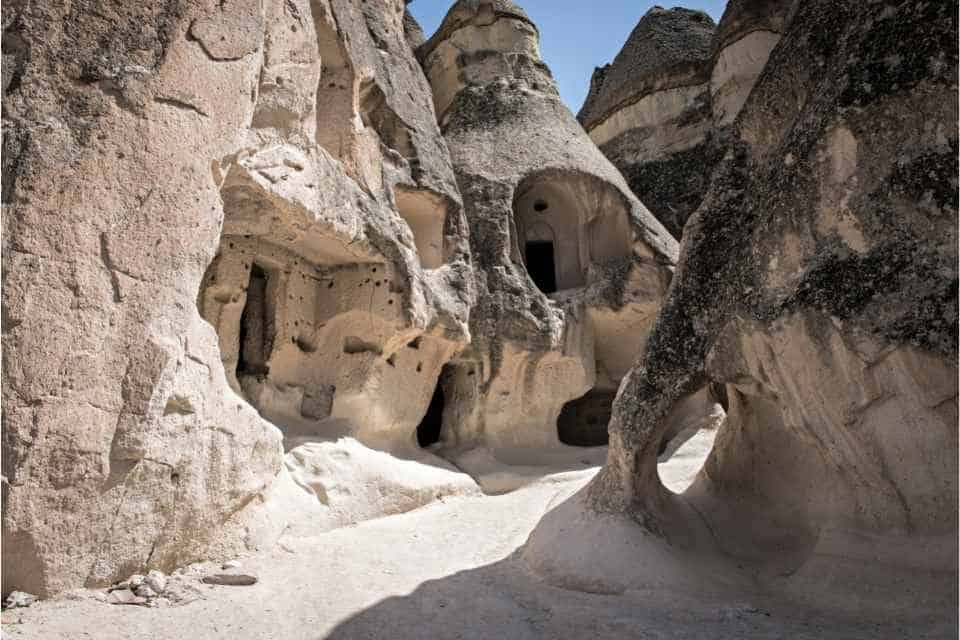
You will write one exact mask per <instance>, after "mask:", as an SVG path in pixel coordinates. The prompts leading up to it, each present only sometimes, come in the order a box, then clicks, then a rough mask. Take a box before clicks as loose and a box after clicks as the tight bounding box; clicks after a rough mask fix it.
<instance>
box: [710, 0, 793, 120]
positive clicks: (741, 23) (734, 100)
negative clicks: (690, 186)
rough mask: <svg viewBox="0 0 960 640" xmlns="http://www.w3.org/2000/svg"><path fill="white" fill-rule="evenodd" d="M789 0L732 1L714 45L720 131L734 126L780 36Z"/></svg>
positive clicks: (713, 92)
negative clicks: (731, 125)
mask: <svg viewBox="0 0 960 640" xmlns="http://www.w3.org/2000/svg"><path fill="white" fill-rule="evenodd" d="M790 5H791V3H790V1H789V0H730V1H729V2H727V6H726V8H725V9H724V11H723V17H722V18H721V19H720V24H719V25H718V26H717V31H716V34H715V37H714V42H713V63H712V69H711V71H710V102H711V110H712V112H713V121H714V124H715V126H717V127H718V128H723V127H727V126H729V125H730V124H732V123H733V121H734V119H735V118H736V117H737V114H738V113H740V109H741V108H742V107H743V104H744V102H746V100H747V96H749V95H750V91H751V90H752V89H753V85H754V84H755V83H756V81H757V78H758V77H759V75H760V72H761V71H763V68H764V66H766V64H767V58H769V56H770V52H771V51H773V48H774V47H775V46H776V44H777V42H779V40H780V34H781V33H783V28H784V25H785V23H786V20H787V14H788V12H789V10H790Z"/></svg>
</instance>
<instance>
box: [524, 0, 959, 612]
mask: <svg viewBox="0 0 960 640" xmlns="http://www.w3.org/2000/svg"><path fill="white" fill-rule="evenodd" d="M956 34H957V10H956V7H955V6H948V5H946V4H940V3H925V2H885V3H864V2H859V1H853V0H851V1H848V2H835V1H833V0H809V1H807V2H801V3H797V4H796V5H795V7H794V14H793V15H792V16H791V18H790V20H789V21H788V22H787V23H786V25H785V29H784V33H783V36H782V39H781V40H780V41H779V43H778V45H777V46H776V47H775V48H774V49H773V51H772V52H771V54H770V58H769V61H768V62H767V64H766V66H765V67H764V69H763V71H762V72H761V73H760V74H759V79H758V80H757V84H756V86H754V88H753V90H752V92H751V93H750V95H749V97H747V98H746V100H745V102H744V104H743V108H742V110H741V111H740V113H739V115H738V117H737V118H736V119H735V120H734V123H733V129H732V132H731V141H730V145H729V148H728V149H727V151H726V153H725V156H724V158H723V159H722V161H721V162H720V163H719V165H718V166H717V169H716V171H715V172H714V174H713V176H712V179H711V184H710V187H709V189H708V191H707V193H706V196H705V198H704V201H703V203H702V204H701V205H700V206H699V208H698V209H697V210H696V212H695V213H694V214H693V215H692V216H691V218H690V220H689V221H688V222H687V225H686V227H685V230H684V240H683V249H682V251H681V257H680V262H679V264H678V265H677V272H676V276H675V278H674V281H673V283H672V285H671V288H670V291H669V293H668V296H667V299H666V300H665V301H664V303H663V306H662V308H661V311H660V314H659V316H658V317H657V321H656V323H655V326H654V328H653V331H652V333H651V335H650V338H649V340H648V342H647V346H646V349H645V350H644V352H643V354H642V356H641V358H640V360H639V362H638V364H637V366H636V367H635V368H633V369H632V370H631V371H630V373H629V374H628V375H627V376H626V378H625V380H624V382H623V384H622V385H621V387H620V391H619V394H618V397H617V400H616V402H615V404H614V411H613V418H612V421H611V424H610V440H611V450H610V457H609V459H608V463H607V466H606V467H605V468H604V470H603V471H602V472H601V473H600V475H599V476H597V478H595V480H594V481H593V482H592V483H591V485H590V486H589V487H588V488H587V489H586V490H585V491H584V492H583V493H582V494H581V495H580V496H577V497H576V498H574V499H572V500H571V501H570V502H568V503H566V504H564V505H563V506H561V507H560V508H558V509H557V510H555V511H554V512H553V513H551V514H550V515H548V516H547V517H546V518H545V519H544V521H543V522H541V525H540V528H539V530H538V531H537V532H535V533H534V534H533V536H532V537H531V542H530V544H529V545H528V548H527V550H526V557H527V558H528V560H529V562H530V563H531V564H532V565H533V566H534V567H535V568H537V569H538V570H539V571H540V572H542V573H543V574H544V575H546V576H547V577H549V578H550V579H551V580H552V581H555V582H557V583H559V584H563V585H565V586H568V587H574V588H589V589H591V590H610V591H620V590H623V589H628V588H629V589H637V588H650V587H655V588H671V587H675V588H689V589H695V590H699V591H701V592H702V593H717V592H735V591H737V590H741V589H742V590H744V591H745V592H749V591H750V590H751V589H757V588H759V589H760V590H762V591H764V592H766V593H780V594H786V595H788V597H790V598H792V599H795V600H796V601H798V602H814V603H816V604H818V605H827V606H831V607H838V608H842V609H846V610H848V611H852V612H856V615H857V616H863V615H865V613H864V612H867V611H875V612H879V611H883V612H885V613H887V614H890V613H891V612H894V613H895V615H917V616H929V615H933V616H947V615H952V614H949V612H950V611H951V608H952V607H953V602H954V601H955V600H956V597H957V592H956V586H957V582H956V571H955V567H956V563H957V544H956V542H957V445H958V442H957V212H958V202H957V187H958V185H957V148H958V145H957V120H956V111H957V49H956ZM904 42H910V43H912V44H911V47H910V49H909V51H905V50H904V49H903V47H902V43H904ZM709 384H722V385H724V386H725V388H726V396H727V398H728V413H727V417H726V420H727V421H726V424H725V425H724V426H723V427H722V428H721V431H720V433H719V434H718V437H717V441H716V444H715V446H714V449H713V452H712V453H711V455H710V457H709V459H708V460H707V462H706V464H705V466H704V469H703V471H702V472H701V474H700V476H699V478H698V480H697V482H696V483H695V484H694V485H693V486H692V487H691V488H690V489H689V490H688V491H687V492H685V493H684V494H683V495H676V494H673V493H671V492H669V491H668V490H666V489H665V488H664V487H663V486H662V485H661V483H660V481H659V479H658V477H657V471H656V455H657V450H658V447H659V443H660V434H661V433H662V432H663V431H664V429H665V428H666V425H667V424H668V422H669V419H670V415H671V413H672V411H673V410H674V407H676V406H677V404H678V403H679V402H681V401H682V400H683V398H685V397H686V396H688V395H689V394H692V393H695V392H697V391H698V390H699V389H702V388H703V387H704V386H705V385H709ZM565 538H570V539H577V540H579V541H580V543H581V544H583V545H584V548H585V549H590V550H591V551H590V552H588V553H586V554H585V555H584V556H580V557H573V556H571V555H570V554H567V553H566V552H565V551H558V550H559V549H561V548H562V547H561V541H562V540H563V539H565ZM599 540H603V544H599V543H598V542H595V541H599ZM611 540H616V542H611ZM629 558H632V561H631V560H628V559H629ZM943 619H949V618H943Z"/></svg>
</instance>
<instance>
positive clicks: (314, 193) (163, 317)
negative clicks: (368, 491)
mask: <svg viewBox="0 0 960 640" xmlns="http://www.w3.org/2000/svg"><path fill="white" fill-rule="evenodd" d="M373 5H376V6H373ZM404 8H405V7H404V3H402V2H400V1H399V0H383V1H382V2H378V3H366V5H363V6H361V5H360V4H359V3H355V2H350V1H348V0H330V1H329V2H328V1H326V0H322V1H315V2H308V1H307V0H291V1H287V2H265V3H263V4H262V5H261V3H257V2H247V1H244V0H235V1H233V0H228V1H227V2H219V3H217V2H213V1H200V0H195V1H184V2H167V3H161V4H159V5H156V6H153V5H150V6H142V7H141V6H137V7H134V6H133V5H130V4H129V3H125V2H115V1H112V0H102V1H97V2H92V3H85V4H75V5H70V6H66V5H64V6H59V5H55V3H43V4H41V5H35V4H27V3H17V2H12V3H6V4H5V5H4V8H3V25H4V40H3V56H4V58H3V63H4V64H3V89H4V101H3V118H4V142H3V144H4V159H3V161H4V174H3V197H4V207H5V211H4V213H5V215H4V216H3V223H4V236H3V237H4V247H3V249H4V252H3V260H4V263H3V266H4V269H3V275H4V282H3V285H4V317H3V365H4V367H3V373H4V379H3V476H4V478H3V583H4V592H6V591H8V590H10V589H11V588H18V589H22V590H25V591H28V592H30V593H35V594H38V595H46V594H50V593H52V592H56V591H58V590H61V589H63V588H66V587H73V586H80V585H83V584H87V585H94V584H108V583H110V582H112V581H116V580H117V579H119V578H122V577H125V576H126V575H129V574H130V573H131V572H133V571H135V570H143V569H146V568H160V569H169V568H172V567H174V566H178V565H182V564H185V563H187V562H190V561H192V560H194V559H196V558H198V557H203V556H215V555H225V554H227V553H230V552H231V550H235V549H237V548H238V547H241V546H242V545H244V544H252V543H253V542H252V541H251V540H250V538H251V536H253V535H254V529H257V532H258V533H269V530H270V529H271V526H272V527H273V529H277V527H282V522H279V523H278V522H274V523H272V524H271V523H270V522H266V521H264V520H263V517H261V518H260V520H258V521H257V522H258V523H259V525H258V527H253V526H249V525H248V524H247V523H245V518H246V517H247V515H246V514H248V513H249V512H250V511H251V509H254V510H256V509H259V508H260V507H259V506H258V505H260V504H261V503H263V502H264V500H265V496H268V495H270V492H273V491H276V489H275V488H274V487H273V486H272V485H276V484H277V483H275V482H274V479H275V478H280V479H284V478H286V479H287V483H286V485H284V486H288V487H289V486H292V483H289V477H288V476H286V475H285V474H286V471H283V473H281V470H283V469H284V466H283V464H282V459H283V458H282V456H283V450H282V447H281V441H282V440H285V442H286V446H287V448H292V447H294V446H295V445H296V444H298V443H299V442H300V441H302V439H303V438H308V439H314V440H316V439H324V438H335V437H337V436H343V435H350V436H352V437H355V438H358V439H361V440H363V441H365V442H368V443H373V444H376V445H377V446H379V447H381V448H385V449H386V448H391V447H394V448H395V447H401V446H407V447H409V448H416V445H415V440H414V437H415V436H414V432H415V429H416V426H417V423H418V421H419V419H420V417H421V416H422V415H423V413H424V411H425V410H426V408H427V405H428V403H429V401H430V398H431V392H432V390H433V387H434V383H435V381H436V379H437V377H438V375H439V373H440V369H441V367H442V365H443V363H444V362H445V361H446V360H447V359H449V357H450V356H451V355H452V354H453V353H454V352H455V351H457V350H459V349H461V348H462V347H463V346H464V345H465V344H466V342H467V339H468V333H467V315H468V309H469V307H470V305H471V301H472V290H471V286H472V281H471V279H470V277H469V274H470V267H469V264H470V261H469V247H468V242H467V231H466V225H465V222H464V218H463V214H462V207H461V199H460V195H459V192H458V190H457V186H456V183H455V180H454V176H453V172H452V170H451V166H450V161H449V155H448V153H447V150H446V145H445V143H444V141H443V139H442V137H441V136H440V133H439V130H438V128H437V125H436V120H435V116H434V114H433V110H432V104H431V102H432V101H431V98H430V94H429V86H428V85H427V83H426V80H425V78H424V76H423V74H422V71H421V69H420V67H419V65H418V63H417V61H416V59H415V58H414V56H413V52H412V50H411V49H410V47H409V45H408V43H407V38H408V37H410V36H411V29H410V28H409V27H408V26H407V27H405V11H404ZM407 24H409V21H407ZM198 307H199V309H198ZM204 320H207V321H208V322H209V324H208V323H207V322H204ZM211 325H212V328H211ZM214 329H215V330H216V333H215V332H214ZM255 409H256V410H255ZM258 412H259V415H258ZM261 416H262V417H261ZM264 418H266V420H264ZM268 421H269V422H268ZM271 423H272V424H273V425H276V427H279V430H278V429H277V428H276V427H275V426H271ZM298 438H299V439H300V440H298ZM296 452H297V450H296V449H294V451H293V452H292V453H296ZM311 455H313V456H314V457H313V458H311V457H310V456H311ZM316 455H317V452H316V451H315V450H309V451H306V452H300V458H296V457H295V456H294V457H292V458H291V457H288V460H287V466H289V467H291V470H292V472H293V473H292V474H291V476H292V477H293V478H294V479H297V478H298V477H299V476H298V472H297V467H296V460H297V459H305V458H306V459H310V460H313V461H315V460H316V458H315V456H316ZM346 455H347V454H345V453H343V454H341V455H338V456H334V458H336V462H331V461H330V460H329V459H327V460H326V461H327V462H329V465H334V464H335V463H336V464H340V465H341V467H333V468H337V469H339V468H342V465H343V460H344V458H345V456H346ZM310 468H311V469H312V470H313V473H314V476H316V474H317V473H319V472H318V471H317V470H318V469H319V470H320V471H322V470H323V469H324V467H323V466H322V465H316V464H314V465H312V466H311V467H310ZM326 468H328V469H329V468H330V466H328V467H326ZM278 473H279V474H280V475H279V476H278ZM307 484H309V483H307ZM319 484H322V483H319ZM326 486H328V487H329V484H328V485H326ZM312 491H314V493H316V494H317V498H316V499H317V500H320V501H323V500H326V501H327V502H324V504H327V503H328V502H329V501H331V500H334V499H335V498H336V496H337V495H338V494H337V493H336V492H335V491H331V492H330V495H327V494H326V493H325V492H324V490H323V486H320V487H319V488H316V487H315V488H313V489H312ZM432 497H433V494H431V496H430V499H432ZM414 506H415V505H414ZM264 508H265V507H264ZM331 508H333V506H331ZM267 515H270V514H269V513H268V514H267ZM261 516H262V514H261ZM264 517H265V516H264ZM267 520H269V518H267Z"/></svg>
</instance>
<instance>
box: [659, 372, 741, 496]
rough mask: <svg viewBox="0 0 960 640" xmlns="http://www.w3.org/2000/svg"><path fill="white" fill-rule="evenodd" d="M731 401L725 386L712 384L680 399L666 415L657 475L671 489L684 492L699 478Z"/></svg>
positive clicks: (675, 491)
mask: <svg viewBox="0 0 960 640" xmlns="http://www.w3.org/2000/svg"><path fill="white" fill-rule="evenodd" d="M727 403H728V396H727V389H726V388H725V386H724V385H718V384H710V385H708V386H706V387H704V388H703V389H701V390H700V391H698V392H696V393H694V394H691V395H690V396H687V397H686V398H683V399H682V400H680V401H679V402H677V403H676V404H675V405H674V407H673V408H672V409H671V410H670V412H669V413H668V414H667V415H666V416H664V417H663V421H664V422H665V423H666V424H665V431H664V434H663V436H662V437H661V440H660V446H659V447H658V451H657V475H659V476H660V482H661V484H663V486H664V487H665V488H667V489H668V490H669V491H671V492H673V493H683V492H684V491H686V490H687V488H689V487H690V485H691V484H693V483H694V481H695V480H696V479H697V477H698V474H699V471H700V469H701V468H702V467H703V465H704V463H705V461H706V460H707V458H708V457H709V455H710V451H711V450H712V449H713V444H714V440H715V438H716V437H717V434H718V433H719V430H720V429H721V425H722V424H723V423H724V422H725V418H726V406H727Z"/></svg>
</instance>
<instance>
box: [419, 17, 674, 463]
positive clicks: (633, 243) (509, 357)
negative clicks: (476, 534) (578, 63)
mask: <svg viewBox="0 0 960 640" xmlns="http://www.w3.org/2000/svg"><path fill="white" fill-rule="evenodd" d="M418 54H419V56H420V58H421V61H422V63H423V67H424V69H425V71H426V75H427V78H428V79H429V80H430V83H431V86H432V88H433V95H434V104H435V106H436V110H437V115H438V117H439V119H440V124H441V128H442V130H443V134H444V137H445V138H446V140H447V143H448V145H449V147H450V151H451V155H452V158H453V164H454V171H455V173H456V175H457V182H458V184H459V186H460V190H461V193H462V194H463V197H464V205H465V209H466V215H467V219H468V221H469V225H470V241H471V247H472V252H473V258H474V265H475V282H476V289H477V295H478V301H477V304H476V307H475V308H474V309H473V311H472V313H471V319H470V331H471V336H472V343H471V345H470V348H469V349H468V350H467V351H466V352H464V354H463V355H462V356H461V357H460V359H459V361H458V362H457V365H456V366H455V367H453V368H451V369H450V371H449V372H448V373H449V377H448V378H447V384H446V385H445V386H444V392H445V397H446V401H447V407H448V410H447V414H446V416H445V419H444V429H445V430H448V434H447V436H445V437H446V439H447V440H446V441H447V443H448V444H451V445H454V446H464V447H466V446H470V445H471V444H476V443H484V444H486V445H489V446H491V447H494V448H498V447H502V448H509V447H551V446H557V445H558V444H559V443H560V442H562V441H564V440H566V441H567V442H569V443H570V444H590V443H592V444H602V443H604V442H605V441H606V428H605V427H606V423H607V420H608V418H609V407H610V401H611V399H612V397H613V393H614V392H615V391H616V389H617V386H618V384H619V382H620V379H621V378H622V377H623V375H624V373H625V372H626V371H627V370H628V369H629V367H630V365H631V364H632V361H633V359H634V358H635V357H636V354H637V353H639V351H640V349H641V348H642V346H643V344H644V342H645V340H646V336H647V334H648V332H649V330H650V326H651V323H652V321H653V318H654V316H655V314H656V312H657V309H658V308H659V306H660V300H661V299H662V297H663V295H664V293H665V291H666V287H667V285H668V283H669V280H670V275H671V271H672V266H673V263H674V260H675V257H676V251H677V246H676V242H675V241H674V240H673V239H672V238H671V237H670V235H669V233H667V232H666V230H665V229H664V228H663V227H662V226H661V225H660V224H659V223H658V222H657V221H656V220H655V219H654V218H653V216H651V215H650V213H649V212H648V211H647V210H646V209H645V208H644V207H643V205H641V204H640V203H639V202H638V201H637V200H636V198H635V197H634V196H633V195H632V194H631V193H630V190H629V188H628V187H627V185H626V183H625V182H624V180H623V178H622V177H621V176H620V174H619V173H618V172H617V171H616V169H614V168H613V167H612V166H611V165H610V163H609V162H608V161H607V160H606V159H605V158H604V157H603V155H602V154H601V153H600V152H599V151H598V150H597V148H596V146H595V145H594V144H593V143H592V141H591V140H590V139H589V137H587V136H586V135H585V133H584V132H583V130H582V129H581V127H580V126H579V125H578V124H577V122H576V120H575V119H574V118H573V116H572V115H571V114H570V112H569V111H568V110H567V108H566V107H565V106H564V105H563V103H562V102H561V101H560V99H559V97H558V94H557V88H556V84H555V82H554V80H553V78H552V76H551V75H550V71H549V69H548V68H547V67H546V66H545V65H544V63H543V61H542V60H541V59H540V55H539V34H538V31H537V27H536V26H535V25H534V24H533V23H532V22H531V21H530V19H529V18H528V17H527V15H526V14H525V13H524V12H523V11H522V10H521V9H520V8H518V7H517V6H516V5H514V4H513V3H511V2H508V1H505V0H501V1H496V2H483V1H477V0H472V1H461V2H457V3H456V4H455V5H454V6H453V8H451V9H450V12H449V13H448V14H447V16H446V19H445V20H444V21H443V23H442V25H441V26H440V28H439V30H438V31H437V33H436V34H434V36H433V37H432V38H430V40H429V41H427V42H426V43H425V44H424V45H423V46H422V47H421V48H420V49H419V51H418ZM451 405H452V406H451ZM558 418H559V419H560V423H561V424H560V429H559V430H558Z"/></svg>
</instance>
